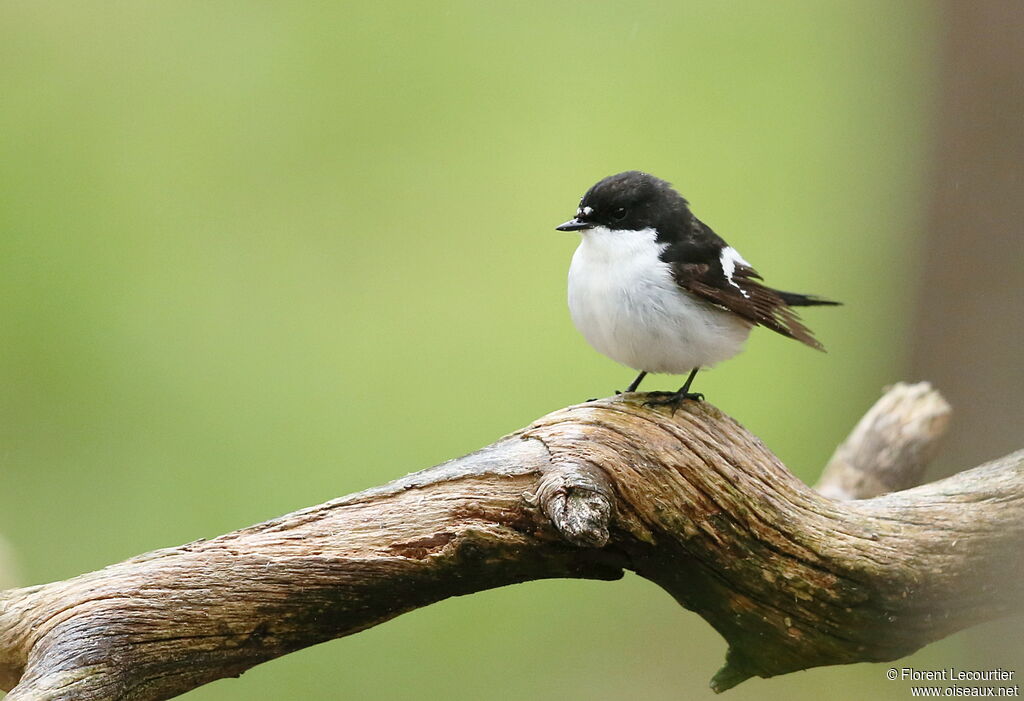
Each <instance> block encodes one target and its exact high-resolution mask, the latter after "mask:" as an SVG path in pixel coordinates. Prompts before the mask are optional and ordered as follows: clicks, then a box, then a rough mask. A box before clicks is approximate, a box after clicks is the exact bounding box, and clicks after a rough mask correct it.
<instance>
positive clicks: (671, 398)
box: [644, 368, 704, 406]
mask: <svg viewBox="0 0 1024 701" xmlns="http://www.w3.org/2000/svg"><path fill="white" fill-rule="evenodd" d="M698 370H700V368H694V369H693V370H691V371H690V376H689V377H687V378H686V384H684V385H683V386H682V387H680V388H679V391H678V392H651V393H650V394H652V395H653V394H658V395H660V396H658V397H654V398H650V399H648V400H647V401H645V402H644V404H647V405H650V406H667V405H678V404H680V403H681V402H682V401H684V400H686V399H692V400H694V401H698V402H699V401H702V400H703V399H704V395H703V394H701V393H700V392H691V391H690V385H691V384H693V378H695V377H696V376H697V371H698Z"/></svg>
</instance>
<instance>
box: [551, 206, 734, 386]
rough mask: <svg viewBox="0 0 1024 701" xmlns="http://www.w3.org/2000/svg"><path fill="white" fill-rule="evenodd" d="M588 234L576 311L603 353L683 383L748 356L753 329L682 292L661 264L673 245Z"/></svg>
mask: <svg viewBox="0 0 1024 701" xmlns="http://www.w3.org/2000/svg"><path fill="white" fill-rule="evenodd" d="M581 233H582V241H581V242H580V245H579V247H578V248H577V249H576V253H575V254H574V255H573V258H572V265H571V266H570V267H569V311H570V313H571V314H572V320H573V323H574V324H575V325H576V328H578V329H579V330H580V332H581V333H582V334H583V336H584V337H585V338H586V339H587V341H588V342H589V343H590V345H592V346H593V347H594V348H595V349H596V350H598V351H599V352H601V353H603V354H604V355H606V356H608V357H609V358H611V359H612V360H615V361H617V362H620V363H622V364H623V365H627V366H629V367H631V368H633V369H634V370H645V371H647V372H665V373H672V374H677V375H681V374H684V373H688V372H689V371H690V370H692V369H693V368H697V367H707V366H710V365H713V364H715V363H717V362H720V361H722V360H726V359H727V358H731V357H732V356H734V355H735V354H736V353H738V352H739V351H740V350H741V348H742V347H743V343H744V341H745V340H746V338H747V335H748V334H749V332H750V324H748V323H747V322H745V321H743V320H742V319H741V318H740V317H738V316H736V315H735V314H733V313H731V312H727V311H725V310H723V309H720V308H719V307H716V306H714V305H711V304H709V303H707V302H705V301H703V300H701V299H698V298H696V297H694V296H692V295H690V294H689V293H688V292H686V291H684V290H682V289H681V288H680V287H679V286H678V285H677V284H676V281H675V279H674V278H673V276H672V271H671V269H670V268H669V266H668V265H667V264H665V263H664V262H662V260H661V259H660V258H659V257H658V256H659V254H660V253H661V252H662V251H663V250H664V249H665V247H666V245H667V244H663V243H658V241H657V233H656V232H655V230H654V229H651V228H647V229H642V230H640V231H632V230H613V229H609V228H607V227H603V226H598V227H594V228H593V229H588V230H585V231H583V232H581ZM737 256H738V254H737Z"/></svg>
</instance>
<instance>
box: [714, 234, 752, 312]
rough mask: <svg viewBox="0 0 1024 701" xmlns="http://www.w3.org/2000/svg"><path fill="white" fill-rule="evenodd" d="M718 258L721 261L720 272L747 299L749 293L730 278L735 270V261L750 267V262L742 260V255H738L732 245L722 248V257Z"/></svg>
mask: <svg viewBox="0 0 1024 701" xmlns="http://www.w3.org/2000/svg"><path fill="white" fill-rule="evenodd" d="M719 260H720V261H721V263H722V273H723V274H724V275H725V279H726V280H727V281H728V282H729V284H730V285H732V286H733V287H735V288H736V289H737V290H739V291H740V294H741V295H743V296H744V297H746V298H747V299H749V298H750V295H749V294H747V291H746V290H744V289H743V288H742V287H740V286H739V285H738V284H736V281H735V280H733V279H732V274H733V273H734V272H736V264H737V263H739V264H740V265H745V266H747V267H748V268H749V267H751V266H750V263H748V262H747V261H746V260H744V259H743V256H741V255H740V253H739V251H737V250H736V249H735V248H733V247H732V246H726V247H725V248H723V249H722V257H721V258H720V259H719Z"/></svg>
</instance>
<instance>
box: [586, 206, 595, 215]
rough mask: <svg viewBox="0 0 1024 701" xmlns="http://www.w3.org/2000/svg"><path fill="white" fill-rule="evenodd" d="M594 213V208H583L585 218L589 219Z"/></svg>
mask: <svg viewBox="0 0 1024 701" xmlns="http://www.w3.org/2000/svg"><path fill="white" fill-rule="evenodd" d="M593 213H594V208H593V207H584V208H583V216H585V217H589V216H590V215H591V214H593Z"/></svg>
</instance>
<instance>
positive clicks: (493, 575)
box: [0, 386, 1024, 701]
mask: <svg viewBox="0 0 1024 701" xmlns="http://www.w3.org/2000/svg"><path fill="white" fill-rule="evenodd" d="M893 392H896V393H902V395H900V396H898V397H893V396H892V395H890V396H889V397H888V399H885V398H883V400H882V401H881V405H882V408H881V409H878V408H876V410H873V412H874V414H876V416H875V418H874V419H871V420H868V419H865V422H866V424H865V422H862V425H861V426H859V427H858V428H857V430H856V431H855V432H854V433H853V434H852V435H851V437H850V439H848V441H847V443H846V444H845V445H844V447H843V448H842V449H841V450H840V451H837V458H835V459H834V461H833V464H832V466H831V467H830V473H832V476H831V477H829V476H826V478H825V480H824V482H823V483H824V485H825V486H824V487H823V489H832V488H831V487H829V486H828V485H830V484H833V485H840V486H842V488H843V489H844V490H845V491H844V492H843V493H844V494H845V495H847V496H850V497H862V496H865V494H866V493H867V492H868V491H870V492H878V491H880V490H885V489H891V488H893V487H894V486H904V485H905V484H906V479H905V478H904V477H901V475H902V474H904V473H902V472H901V470H904V471H907V472H914V473H915V474H919V473H920V466H921V465H923V462H924V460H925V459H926V457H927V456H928V454H929V451H930V449H931V448H930V446H931V445H932V444H933V443H934V439H935V438H936V437H937V435H938V434H939V433H941V426H940V424H941V421H942V420H941V419H937V418H935V416H937V415H938V414H936V412H935V411H934V410H933V409H934V406H936V405H935V402H934V396H933V393H931V392H930V391H929V390H927V388H924V387H917V388H913V387H911V388H908V387H906V386H900V387H897V388H896V389H895V390H893ZM935 396H937V395H935ZM901 397H902V398H901ZM643 398H644V397H643V395H626V396H622V397H618V398H615V399H606V400H601V401H595V402H590V403H587V404H583V405H579V406H574V407H569V408H567V409H564V410H561V411H557V412H555V413H553V414H550V415H548V416H545V417H543V418H542V419H540V420H538V421H537V422H535V423H534V424H532V425H531V426H528V427H527V428H525V429H523V430H521V431H518V432H517V433H514V434H512V435H510V436H507V437H505V438H503V439H501V440H499V441H498V442H497V443H494V444H493V445H491V446H489V447H487V448H485V449H483V450H481V451H479V452H477V453H474V454H472V455H469V456H466V457H464V458H459V459H457V460H453V461H451V462H448V463H445V464H443V465H439V466H437V467H434V468H431V469H429V470H425V471H423V472H419V473H415V474H412V475H409V476H407V477H404V478H402V479H400V480H397V481H395V482H392V483H390V484H388V485H385V486H383V487H379V488H375V489H370V490H367V491H365V492H361V493H359V494H355V495H352V496H349V497H345V498H342V499H337V500H335V501H331V502H328V503H326V504H322V505H320V506H316V507H312V508H309V509H305V510H303V511H298V512H295V513H293V514H289V515H287V516H283V517H281V518H279V519H276V520H274V521H269V522H267V523H263V524H259V525H256V526H252V527H250V528H246V529H242V530H240V531H236V532H234V533H230V534H227V535H224V536H221V537H219V538H216V539H213V540H209V541H199V542H195V543H191V544H189V545H185V546H182V547H178V548H169V549H166V550H159V551H156V552H152V553H149V554H146V555H142V556H139V557H136V558H133V559H131V560H127V561H125V562H122V563H120V564H117V565H113V566H111V567H108V568H106V569H103V570H100V571H97V572H93V573H90V574H85V575H82V576H80V577H76V578H74V579H70V580H67V581H64V582H55V583H52V584H46V585H42V586H36V587H30V588H27V589H18V590H12V591H8V592H5V593H3V594H0V686H2V687H4V688H12V687H13V689H12V691H11V693H10V695H9V696H8V699H9V701H21V700H24V699H82V700H89V699H111V698H115V699H164V698H169V697H171V696H174V695H176V694H179V693H182V692H184V691H187V690H189V689H191V688H194V687H196V686H198V685H200V684H203V683H206V682H209V681H212V680H214V679H218V678H221V677H225V676H230V675H237V674H240V673H241V672H243V671H245V670H246V669H248V668H250V667H252V666H253V665H255V664H258V663H260V662H263V661H265V660H268V659H271V658H274V657H277V656H280V655H283V654H286V653H288V652H291V651H293V650H296V649H299V648H302V647H305V646H308V645H312V644H314V643H317V642H321V641H324V640H328V639H331V638H335V637H339V636H343V635H349V634H351V633H356V632H358V631H361V630H363V629H365V628H368V627H370V626H373V625H375V624H377V623H380V622H382V621H385V620H388V619H390V618H392V617H394V616H397V615H399V614H401V613H403V612H405V611H409V610H412V609H414V608H417V607H420V606H425V605H427V604H430V603H432V602H435V601H439V600H441V599H445V598H447V597H450V596H454V595H459V594H468V593H471V592H475V591H480V590H482V589H487V588H491V587H497V586H502V585H505V584H511V583H514V582H522V581H526V580H531V579H540V578H548V577H582V578H592V579H615V578H617V577H619V576H621V574H622V570H623V569H631V570H633V571H635V572H637V573H638V574H640V575H641V576H643V577H646V578H648V579H650V580H652V581H654V582H657V583H658V584H659V585H661V586H662V587H663V588H665V589H666V590H667V591H668V592H669V593H670V594H671V595H672V596H673V597H675V599H676V600H677V601H679V603H680V604H682V605H683V606H685V607H687V608H689V609H692V610H694V611H696V612H697V613H699V614H700V615H701V616H703V617H704V618H705V619H706V620H707V621H708V622H709V623H711V625H713V626H714V627H715V628H716V629H717V630H718V631H719V632H720V633H721V634H722V635H723V636H724V637H725V639H726V640H727V641H728V643H729V652H728V655H727V660H726V665H725V667H723V669H722V670H721V671H720V672H719V673H718V674H717V675H716V676H715V678H714V680H713V682H712V684H713V686H714V687H715V688H716V689H717V690H722V689H727V688H729V687H731V686H733V685H735V684H737V683H739V682H741V681H743V680H744V679H747V678H749V677H751V676H755V675H758V676H764V677H767V676H771V675H777V674H784V673H786V672H791V671H794V670H799V669H805V668H808V667H814V666H818V665H828V664H843V663H850V662H860V661H872V660H875V661H880V660H890V659H895V658H897V657H901V656H903V655H906V654H908V653H910V652H912V651H914V650H916V649H917V648H919V647H921V646H922V645H924V644H926V643H928V642H931V641H933V640H936V639H938V638H941V637H943V636H945V635H948V634H950V633H952V632H954V631H956V630H959V629H962V628H964V627H967V626H970V625H973V624H975V623H979V622H981V621H984V620H988V619H991V618H994V617H997V616H1004V615H1007V614H1010V613H1015V612H1018V611H1019V610H1020V607H1021V601H1022V596H1021V595H1022V594H1024V584H1022V583H1024V577H1020V556H1019V553H1020V551H1021V545H1022V544H1024V451H1022V452H1018V453H1015V454H1013V455H1010V456H1007V457H1005V458H1003V459H1001V460H998V461H996V462H994V463H991V464H988V465H985V466H982V467H978V468H975V469H973V470H970V471H968V472H964V473H961V474H959V475H956V476H954V477H951V478H949V479H945V480H942V481H940V482H936V483H933V484H929V485H926V486H922V487H917V488H914V489H908V490H906V491H903V492H896V493H890V494H886V495H884V496H880V497H876V498H872V499H865V500H861V501H834V500H832V499H829V498H826V497H824V496H822V495H821V494H819V493H817V492H815V491H814V490H812V489H811V488H809V487H807V486H806V485H804V484H803V483H801V482H800V481H799V480H797V479H796V478H795V477H794V476H793V475H792V474H791V473H790V472H789V471H788V470H787V469H786V468H785V467H784V466H783V465H782V464H781V463H780V462H779V461H778V460H777V459H776V458H775V457H774V456H773V455H772V454H771V453H770V452H769V451H768V450H767V449H766V448H765V447H764V446H763V445H762V444H761V442H760V441H759V440H758V439H757V438H756V437H754V436H752V435H751V434H749V433H748V432H747V431H745V430H744V429H743V428H742V427H741V426H739V425H738V424H736V423H735V422H734V421H733V420H732V419H730V418H728V417H727V416H724V415H723V414H722V413H721V412H719V411H718V410H717V409H715V408H714V407H713V406H711V405H709V404H697V403H693V402H687V403H686V404H685V405H684V406H683V407H682V408H680V409H679V410H677V411H676V412H675V413H674V414H673V413H672V412H671V411H670V410H668V409H652V408H648V407H646V406H644V405H643ZM928 402H932V409H929V408H927V406H926V405H927V404H928ZM945 411H946V410H942V411H939V412H938V413H939V414H943V413H944V412H945ZM870 416H872V414H869V417H870ZM922 416H931V417H932V418H931V419H922V418H921V417H922ZM914 417H917V418H916V419H915V418H914ZM881 465H884V466H885V469H883V470H880V471H879V472H878V473H877V474H874V473H872V466H881ZM901 465H902V466H903V467H902V468H901ZM844 472H845V473H848V474H847V475H846V476H843V475H842V474H840V473H844ZM857 474H861V475H862V476H863V475H872V474H874V477H872V479H867V478H866V477H865V478H864V479H860V480H859V481H858V479H855V478H851V477H850V476H849V475H854V476H856V475H857ZM875 477H877V479H875ZM912 479H917V477H916V476H915V477H913V478H912ZM876 482H877V483H879V484H880V485H881V486H880V487H879V486H870V485H875V484H876ZM864 485H869V486H868V487H865V486H864ZM833 493H838V492H835V491H833Z"/></svg>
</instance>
